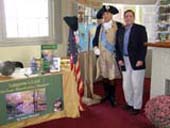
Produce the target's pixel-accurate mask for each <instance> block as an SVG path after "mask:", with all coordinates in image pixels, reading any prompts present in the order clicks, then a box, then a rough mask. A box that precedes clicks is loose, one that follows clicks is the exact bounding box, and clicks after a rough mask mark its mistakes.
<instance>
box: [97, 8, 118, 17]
mask: <svg viewBox="0 0 170 128" xmlns="http://www.w3.org/2000/svg"><path fill="white" fill-rule="evenodd" d="M104 12H110V13H112V14H113V15H115V14H117V13H119V10H118V9H117V8H116V7H114V6H110V5H103V7H102V8H101V9H100V10H99V11H98V13H97V15H96V17H97V18H98V19H101V18H102V15H103V13H104Z"/></svg>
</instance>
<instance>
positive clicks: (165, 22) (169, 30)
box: [156, 0, 170, 42]
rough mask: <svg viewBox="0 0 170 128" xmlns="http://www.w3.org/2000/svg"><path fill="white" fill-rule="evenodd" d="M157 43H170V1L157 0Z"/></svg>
mask: <svg viewBox="0 0 170 128" xmlns="http://www.w3.org/2000/svg"><path fill="white" fill-rule="evenodd" d="M156 6H157V22H156V23H157V31H156V33H157V41H161V42H164V41H167V40H168V41H170V0H157V4H156Z"/></svg>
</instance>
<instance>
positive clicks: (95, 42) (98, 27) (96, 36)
mask: <svg viewBox="0 0 170 128" xmlns="http://www.w3.org/2000/svg"><path fill="white" fill-rule="evenodd" d="M116 24H117V27H118V29H119V28H121V27H122V24H121V23H119V22H116ZM101 26H102V25H101V24H99V25H98V26H97V29H96V33H95V36H94V39H93V47H95V46H98V44H99V34H100V29H101Z"/></svg>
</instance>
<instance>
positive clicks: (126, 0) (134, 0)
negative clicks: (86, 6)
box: [78, 0, 157, 4]
mask: <svg viewBox="0 0 170 128" xmlns="http://www.w3.org/2000/svg"><path fill="white" fill-rule="evenodd" d="M78 1H81V2H82V1H83V2H85V3H87V2H89V3H92V2H104V3H120V4H155V3H156V1H157V0H78Z"/></svg>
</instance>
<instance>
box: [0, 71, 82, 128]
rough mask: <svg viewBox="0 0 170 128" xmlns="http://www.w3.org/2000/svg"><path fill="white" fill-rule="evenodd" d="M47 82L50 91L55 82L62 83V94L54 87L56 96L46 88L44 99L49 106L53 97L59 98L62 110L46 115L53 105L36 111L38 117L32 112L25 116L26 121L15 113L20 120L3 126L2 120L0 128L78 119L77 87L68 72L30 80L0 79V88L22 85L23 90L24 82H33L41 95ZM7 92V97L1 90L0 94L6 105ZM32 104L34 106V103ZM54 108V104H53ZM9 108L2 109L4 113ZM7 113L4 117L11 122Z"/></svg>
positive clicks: (71, 74) (18, 127)
mask: <svg viewBox="0 0 170 128" xmlns="http://www.w3.org/2000/svg"><path fill="white" fill-rule="evenodd" d="M55 77H56V79H57V80H56V79H55ZM60 78H61V80H62V82H60ZM38 80H39V81H41V82H42V83H43V84H39V83H38ZM48 80H49V82H50V83H51V84H49V88H50V89H52V88H51V86H52V84H53V83H55V82H56V81H57V82H56V83H57V84H60V83H62V84H61V85H62V90H63V91H62V92H63V93H62V92H60V91H59V90H60V88H59V87H56V93H58V94H55V93H54V92H55V90H50V89H48V88H46V93H45V94H47V93H48V94H47V96H48V97H46V98H44V99H45V100H49V101H46V102H45V105H49V104H51V103H50V100H52V99H53V97H60V98H61V99H62V100H63V103H64V105H63V106H62V108H60V111H57V110H54V111H52V112H51V111H50V110H49V113H47V111H48V109H50V108H51V106H52V108H51V109H52V110H53V109H54V107H53V105H50V107H49V106H48V107H47V106H46V107H47V108H44V109H45V110H44V111H42V112H41V110H39V111H38V112H39V113H40V114H39V115H37V114H35V111H34V115H33V114H32V115H31V116H29V117H28V116H27V117H28V118H26V119H24V116H23V117H22V115H21V114H20V115H19V114H18V113H17V114H18V115H17V116H18V117H20V118H18V117H17V118H18V119H17V120H16V121H12V122H10V121H9V123H6V124H4V123H3V122H2V120H3V119H0V120H1V124H2V123H3V125H1V126H0V128H21V127H26V126H29V125H34V124H39V123H42V122H46V121H49V120H53V119H58V118H63V117H71V118H76V117H79V116H80V114H79V110H78V104H79V101H78V94H77V90H76V89H77V85H76V82H75V78H74V75H73V73H72V72H71V71H70V70H64V71H61V72H59V73H50V74H46V75H42V76H34V77H31V78H30V77H29V78H19V79H18V78H11V77H0V86H4V85H5V84H7V83H10V84H9V85H7V87H8V86H9V87H10V86H19V85H20V86H22V84H23V88H24V81H25V82H27V83H29V82H31V81H32V83H33V82H34V84H36V82H37V83H38V84H37V85H36V86H37V87H40V89H41V90H40V91H41V93H42V92H43V91H42V88H43V87H46V85H47V86H48ZM16 81H21V82H22V84H21V83H18V84H16V85H15V84H13V83H12V82H16ZM45 83H47V84H45ZM41 86H43V87H41ZM57 86H59V85H57ZM15 89H16V90H17V89H18V88H15ZM38 89H39V88H38ZM30 90H32V89H31V88H30ZM34 90H35V89H34ZM49 90H50V91H49ZM8 91H9V92H7V91H6V92H7V95H6V92H5V91H2V90H1V92H0V93H1V95H0V100H1V102H2V100H4V99H5V101H6V104H7V103H8V102H9V101H10V100H9V97H10V98H11V97H12V95H11V93H10V90H8ZM36 91H37V90H36ZM3 92H5V96H4V94H3V97H2V93H3ZM16 92H17V91H16ZM16 92H14V94H16ZM23 92H24V91H23ZM20 93H22V92H20ZM24 93H28V90H27V92H26V91H25V92H24ZM34 93H35V92H34ZM50 93H51V94H50ZM12 94H13V92H12ZM28 94H29V93H28ZM36 94H37V93H36ZM53 95H56V96H53ZM34 96H35V94H34ZM49 96H50V97H49ZM61 96H62V97H61ZM4 97H5V98H4ZM28 97H29V95H28ZM39 97H40V96H39ZM41 98H42V94H41ZM25 99H26V98H25ZM25 102H26V100H25ZM27 102H28V100H27ZM41 102H42V100H41ZM33 103H34V104H35V101H34V102H33ZM20 104H21V103H20ZM36 105H37V102H36ZM7 106H8V107H7ZM54 106H55V104H54ZM41 107H42V106H41ZM9 108H11V107H10V106H9V105H6V107H5V109H6V110H5V109H4V111H9V110H11V109H9ZM34 108H35V105H34ZM15 109H16V108H15ZM39 109H40V108H39ZM41 109H42V108H41ZM36 110H37V108H36ZM45 111H46V112H45ZM36 112H37V111H36ZM9 113H10V112H8V114H6V115H8V120H10V119H11V120H13V118H14V116H11V115H9ZM10 114H11V113H10ZM15 114H16V112H15ZM15 117H16V115H15ZM21 117H22V118H21Z"/></svg>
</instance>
